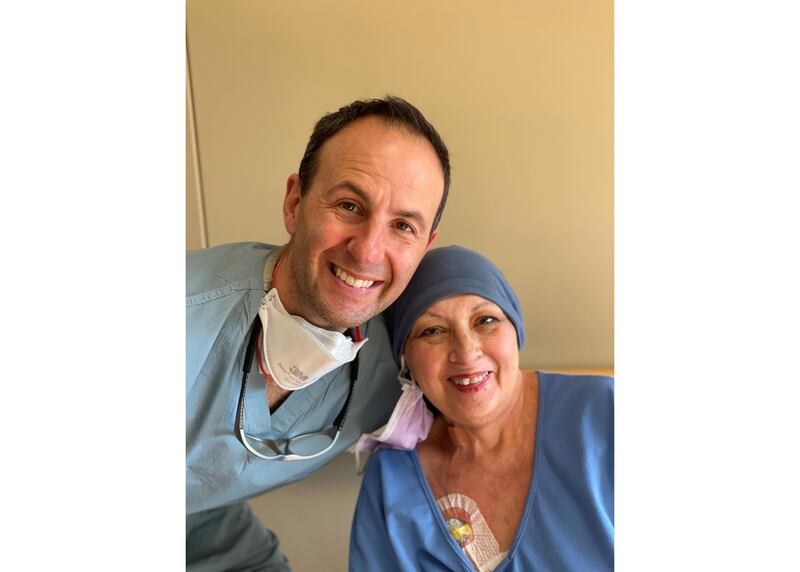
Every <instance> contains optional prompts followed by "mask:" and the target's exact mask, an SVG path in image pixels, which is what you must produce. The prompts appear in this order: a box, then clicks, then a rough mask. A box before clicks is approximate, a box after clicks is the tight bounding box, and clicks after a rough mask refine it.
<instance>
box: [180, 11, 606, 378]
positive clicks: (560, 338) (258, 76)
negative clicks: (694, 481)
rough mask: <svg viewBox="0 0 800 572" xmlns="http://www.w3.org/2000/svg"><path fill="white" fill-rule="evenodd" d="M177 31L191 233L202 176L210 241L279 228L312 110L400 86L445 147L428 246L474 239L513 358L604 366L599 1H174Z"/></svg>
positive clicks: (602, 34) (191, 234) (271, 237)
mask: <svg viewBox="0 0 800 572" xmlns="http://www.w3.org/2000/svg"><path fill="white" fill-rule="evenodd" d="M187 27H188V51H189V61H190V64H191V69H190V78H191V93H192V95H193V103H194V113H195V118H196V129H197V142H198V149H197V150H198V155H199V169H198V171H199V176H198V177H195V176H194V173H195V165H192V164H191V161H192V157H193V154H192V152H191V151H190V149H189V148H187V160H189V161H190V165H187V214H188V218H189V220H188V222H187V244H188V245H189V246H198V247H199V246H200V245H201V241H200V228H201V224H202V223H201V219H200V217H199V215H198V212H199V209H198V205H199V204H200V203H199V201H198V200H197V192H196V191H197V189H196V185H197V184H198V183H202V196H203V201H202V203H203V204H204V205H205V218H206V231H207V237H208V242H209V245H210V246H213V245H216V244H221V243H224V242H231V241H245V240H258V241H264V242H268V243H273V244H274V243H283V242H285V241H286V240H287V238H288V235H287V234H286V232H285V230H284V228H283V222H282V219H281V209H280V206H281V201H282V197H283V192H284V189H285V183H286V178H287V177H288V175H289V174H290V173H292V172H295V171H296V170H297V167H298V164H299V161H300V157H301V156H302V153H303V149H304V147H305V143H306V140H307V138H308V135H309V134H310V132H311V128H312V127H313V124H314V122H315V121H316V120H317V119H318V118H319V116H320V115H322V114H323V113H324V112H329V111H334V110H335V109H337V108H338V107H340V106H341V105H344V104H346V103H348V102H350V101H352V100H353V99H357V98H365V97H381V96H383V95H385V94H387V93H392V94H396V95H399V96H401V97H404V98H406V99H408V100H409V101H411V102H412V103H414V104H415V105H416V106H417V107H419V108H420V109H421V110H422V112H423V113H425V115H426V116H427V117H428V119H429V120H430V121H431V122H432V123H433V124H434V125H435V126H436V128H437V129H438V130H439V132H440V133H441V134H442V137H443V138H444V140H445V142H446V143H447V145H448V147H449V149H450V152H451V159H452V169H453V183H452V191H451V195H450V197H451V198H450V200H449V202H448V205H447V209H446V210H445V214H444V218H443V220H442V227H441V234H440V236H439V239H438V240H437V243H436V244H437V245H439V246H442V245H447V244H453V243H458V244H462V245H464V246H467V247H471V248H474V249H476V250H478V251H480V252H482V253H483V254H485V255H486V256H487V257H489V258H490V259H491V260H492V261H494V262H495V264H497V265H498V266H499V267H500V268H501V269H502V270H503V271H504V272H505V273H506V275H507V276H508V278H509V280H510V281H511V283H512V285H513V286H514V288H515V290H516V291H517V293H518V294H519V296H520V298H521V300H522V305H523V309H524V311H525V322H526V328H527V337H528V338H527V345H526V347H525V349H524V350H523V352H522V355H521V362H522V365H523V366H524V367H530V368H533V367H540V368H548V367H552V368H557V367H572V368H584V367H586V368H593V367H601V368H611V367H613V104H612V101H613V53H612V46H613V41H612V33H613V29H612V27H613V13H612V3H611V0H549V1H541V2H537V1H529V0H528V1H519V2H511V1H495V2H491V3H490V2H486V1H480V2H479V1H474V0H473V1H464V0H448V1H441V0H440V1H431V0H404V1H402V2H401V1H394V2H389V1H379V0H338V1H333V0H328V1H321V0H318V1H304V2H285V1H272V0H247V1H245V0H225V1H219V0H188V3H187ZM189 143H191V137H190V134H187V145H188V144H189Z"/></svg>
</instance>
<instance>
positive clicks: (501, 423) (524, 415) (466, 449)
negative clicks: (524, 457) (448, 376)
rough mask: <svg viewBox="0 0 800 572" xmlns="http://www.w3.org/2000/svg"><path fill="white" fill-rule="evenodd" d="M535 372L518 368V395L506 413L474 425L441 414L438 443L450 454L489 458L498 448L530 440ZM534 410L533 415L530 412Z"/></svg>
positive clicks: (512, 447) (514, 447)
mask: <svg viewBox="0 0 800 572" xmlns="http://www.w3.org/2000/svg"><path fill="white" fill-rule="evenodd" d="M536 386H537V384H536V374H535V373H534V372H523V371H520V383H519V385H518V395H517V397H516V398H514V399H512V402H511V403H512V404H511V407H510V408H509V409H508V410H507V413H506V414H503V415H499V416H498V417H497V418H496V419H493V420H492V421H490V422H489V423H486V424H482V425H477V426H456V425H453V424H450V423H449V422H448V421H447V420H446V419H444V418H443V417H440V418H437V422H438V423H440V424H441V425H440V429H439V431H440V433H439V435H440V439H441V441H440V445H441V446H442V447H444V448H447V449H449V451H450V454H451V455H452V456H453V457H461V458H463V459H467V460H468V459H473V458H474V459H479V458H482V459H484V460H486V459H492V458H493V457H494V456H495V455H496V454H498V453H500V452H509V451H515V450H518V448H519V447H521V446H524V445H525V444H527V443H528V442H529V438H530V429H531V427H530V420H531V418H532V417H535V405H536V394H537V391H536ZM532 414H533V415H532Z"/></svg>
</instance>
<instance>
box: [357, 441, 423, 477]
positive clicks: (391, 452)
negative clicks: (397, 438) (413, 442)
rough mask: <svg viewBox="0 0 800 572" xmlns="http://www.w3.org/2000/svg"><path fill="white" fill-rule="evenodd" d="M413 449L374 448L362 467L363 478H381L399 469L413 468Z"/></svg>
mask: <svg viewBox="0 0 800 572" xmlns="http://www.w3.org/2000/svg"><path fill="white" fill-rule="evenodd" d="M414 464H415V462H414V451H407V450H405V449H389V448H386V449H376V450H375V451H374V452H373V453H372V455H371V456H370V458H369V460H368V461H367V464H366V466H365V469H364V479H368V478H369V479H374V478H379V479H383V478H384V475H386V474H388V475H394V474H396V473H397V472H399V471H404V470H414Z"/></svg>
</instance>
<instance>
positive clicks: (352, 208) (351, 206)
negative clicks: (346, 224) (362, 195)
mask: <svg viewBox="0 0 800 572" xmlns="http://www.w3.org/2000/svg"><path fill="white" fill-rule="evenodd" d="M339 208H340V209H343V210H346V211H347V212H349V213H357V212H358V205H357V204H355V203H351V202H350V201H343V202H341V203H339Z"/></svg>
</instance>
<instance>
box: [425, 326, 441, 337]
mask: <svg viewBox="0 0 800 572" xmlns="http://www.w3.org/2000/svg"><path fill="white" fill-rule="evenodd" d="M440 333H442V330H441V329H440V328H438V327H436V326H431V327H430V328H425V329H424V330H422V331H421V332H420V333H419V337H421V338H427V337H429V336H435V335H437V334H440Z"/></svg>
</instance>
